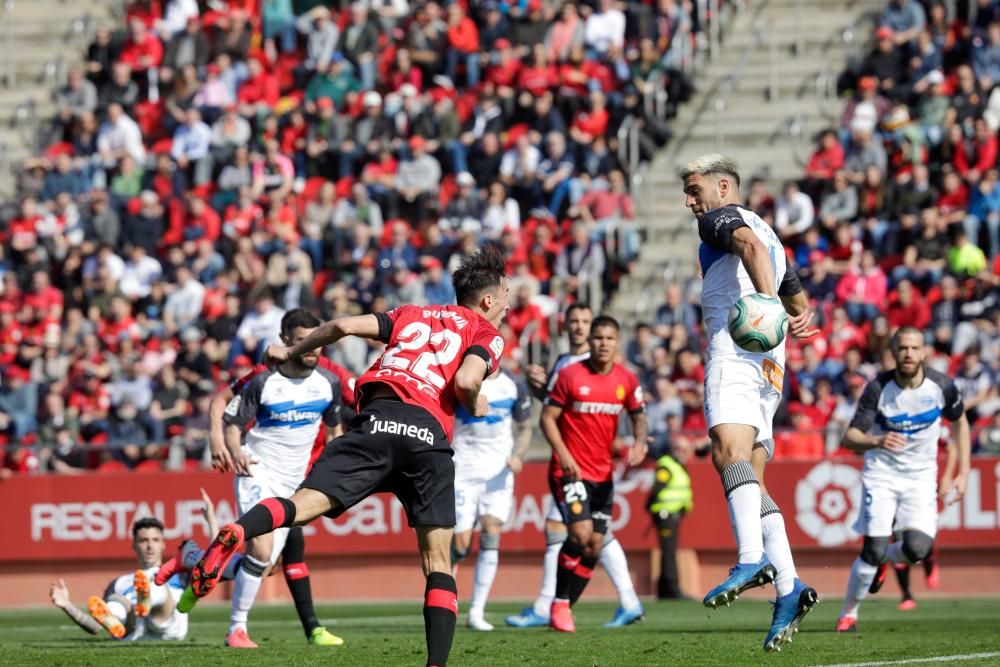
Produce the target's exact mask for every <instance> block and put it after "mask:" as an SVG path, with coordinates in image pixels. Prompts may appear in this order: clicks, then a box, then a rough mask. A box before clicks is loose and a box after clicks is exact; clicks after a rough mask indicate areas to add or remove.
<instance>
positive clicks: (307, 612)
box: [281, 528, 320, 639]
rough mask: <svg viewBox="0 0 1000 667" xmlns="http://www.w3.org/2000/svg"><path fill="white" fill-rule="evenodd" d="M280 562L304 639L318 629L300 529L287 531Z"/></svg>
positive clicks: (304, 544)
mask: <svg viewBox="0 0 1000 667" xmlns="http://www.w3.org/2000/svg"><path fill="white" fill-rule="evenodd" d="M281 560H282V561H283V562H284V564H285V566H284V569H285V583H286V584H288V591H289V592H290V593H291V594H292V600H293V601H294V602H295V612H296V613H297V614H298V615H299V622H301V623H302V630H303V631H304V632H305V633H306V639H308V638H309V637H310V636H312V632H313V630H315V629H316V628H318V627H320V624H319V619H317V618H316V608H315V607H314V606H313V598H312V587H311V586H310V584H309V566H308V565H306V562H305V561H306V538H305V535H303V534H302V529H301V528H292V529H291V530H290V531H288V539H286V540H285V548H284V549H282V550H281Z"/></svg>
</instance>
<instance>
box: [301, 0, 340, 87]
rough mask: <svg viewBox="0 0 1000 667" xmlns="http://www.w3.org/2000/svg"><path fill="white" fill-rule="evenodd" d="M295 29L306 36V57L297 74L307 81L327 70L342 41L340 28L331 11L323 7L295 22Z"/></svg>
mask: <svg viewBox="0 0 1000 667" xmlns="http://www.w3.org/2000/svg"><path fill="white" fill-rule="evenodd" d="M295 27H296V28H297V29H298V31H299V32H300V33H302V34H303V35H305V36H306V57H305V59H304V60H303V61H302V65H301V67H302V69H301V71H300V72H299V73H298V74H297V76H298V77H299V81H300V82H302V81H305V80H307V78H308V77H309V76H312V74H313V73H314V72H315V71H316V70H318V69H325V68H326V66H327V65H329V63H330V61H331V60H332V59H333V54H334V52H335V51H336V50H337V42H338V40H339V39H340V28H339V27H338V26H337V24H336V23H334V22H333V20H332V18H331V16H330V10H329V9H328V8H327V7H324V6H323V5H319V6H317V7H313V8H312V9H311V10H309V11H308V12H306V13H305V14H303V15H301V16H299V17H298V19H296V21H295Z"/></svg>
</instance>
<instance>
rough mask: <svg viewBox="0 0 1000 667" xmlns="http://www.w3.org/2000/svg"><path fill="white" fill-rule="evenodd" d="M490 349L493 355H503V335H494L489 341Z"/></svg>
mask: <svg viewBox="0 0 1000 667" xmlns="http://www.w3.org/2000/svg"><path fill="white" fill-rule="evenodd" d="M490 350H491V351H492V352H493V356H495V357H496V358H497V359H499V358H500V357H501V356H502V355H503V337H501V336H494V337H493V340H492V341H491V342H490Z"/></svg>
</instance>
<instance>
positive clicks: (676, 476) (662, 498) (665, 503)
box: [649, 455, 694, 514]
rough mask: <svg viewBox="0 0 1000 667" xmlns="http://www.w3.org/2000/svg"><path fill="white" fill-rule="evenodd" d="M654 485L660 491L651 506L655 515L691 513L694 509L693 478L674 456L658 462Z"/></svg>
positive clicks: (667, 456) (650, 509) (665, 457)
mask: <svg viewBox="0 0 1000 667" xmlns="http://www.w3.org/2000/svg"><path fill="white" fill-rule="evenodd" d="M654 483H655V484H656V488H658V489H659V491H657V492H656V495H655V496H654V498H653V501H652V503H650V505H649V511H650V512H653V513H654V514H659V513H660V512H668V513H670V514H677V513H678V512H681V511H685V512H690V511H691V508H693V507H694V500H693V495H692V493H691V476H690V475H688V471H687V470H686V469H685V468H684V466H682V465H681V464H680V463H678V462H677V461H675V460H674V458H673V457H672V456H669V455H664V456H662V457H660V460H658V461H657V462H656V473H655V477H654Z"/></svg>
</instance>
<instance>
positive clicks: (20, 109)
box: [11, 100, 41, 153]
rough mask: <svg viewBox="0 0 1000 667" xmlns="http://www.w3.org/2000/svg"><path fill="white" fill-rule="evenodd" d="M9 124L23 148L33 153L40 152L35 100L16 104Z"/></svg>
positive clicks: (39, 127) (39, 128)
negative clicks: (25, 147)
mask: <svg viewBox="0 0 1000 667" xmlns="http://www.w3.org/2000/svg"><path fill="white" fill-rule="evenodd" d="M11 123H12V125H13V127H14V129H15V130H16V131H17V135H18V136H19V137H20V138H21V141H22V142H23V143H24V145H25V146H27V147H28V148H29V149H30V150H31V151H32V152H33V153H37V152H38V151H40V150H41V146H40V143H41V136H40V134H41V132H40V130H41V126H40V124H39V121H38V109H37V105H36V104H35V100H25V101H24V102H21V103H20V104H18V105H17V108H16V109H15V110H14V116H13V118H12V119H11Z"/></svg>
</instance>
